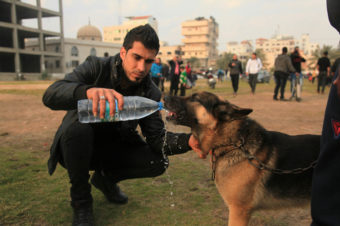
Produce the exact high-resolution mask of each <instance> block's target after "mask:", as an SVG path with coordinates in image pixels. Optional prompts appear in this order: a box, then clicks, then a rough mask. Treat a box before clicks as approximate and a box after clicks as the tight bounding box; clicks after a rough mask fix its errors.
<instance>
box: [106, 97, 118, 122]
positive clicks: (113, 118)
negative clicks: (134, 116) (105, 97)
mask: <svg viewBox="0 0 340 226" xmlns="http://www.w3.org/2000/svg"><path fill="white" fill-rule="evenodd" d="M115 105H116V109H115V113H114V116H113V117H111V116H110V103H109V102H108V101H106V105H105V117H104V119H102V122H114V121H117V120H118V119H119V110H118V101H117V100H116V99H115Z"/></svg>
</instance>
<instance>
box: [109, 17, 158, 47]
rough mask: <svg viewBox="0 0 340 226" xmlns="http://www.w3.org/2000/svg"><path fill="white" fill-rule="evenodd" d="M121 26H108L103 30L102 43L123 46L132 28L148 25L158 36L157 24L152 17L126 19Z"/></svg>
mask: <svg viewBox="0 0 340 226" xmlns="http://www.w3.org/2000/svg"><path fill="white" fill-rule="evenodd" d="M127 19H128V20H127V21H124V22H123V24H122V25H117V26H109V27H104V28H103V41H104V42H111V43H116V44H123V42H124V38H125V35H126V34H127V33H128V32H129V31H130V30H131V29H133V28H135V27H137V26H140V25H145V24H150V26H151V27H152V28H153V29H154V30H155V31H156V33H157V34H158V23H157V20H156V18H154V17H152V16H140V17H127Z"/></svg>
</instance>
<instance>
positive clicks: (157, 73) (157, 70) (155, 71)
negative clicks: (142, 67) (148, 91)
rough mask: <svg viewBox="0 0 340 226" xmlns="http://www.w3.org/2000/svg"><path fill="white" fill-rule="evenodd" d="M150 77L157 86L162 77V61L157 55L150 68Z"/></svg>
mask: <svg viewBox="0 0 340 226" xmlns="http://www.w3.org/2000/svg"><path fill="white" fill-rule="evenodd" d="M150 73H151V79H152V81H153V82H154V83H155V84H156V86H157V87H159V82H160V80H161V77H162V62H161V58H159V57H157V58H156V61H155V62H154V63H153V64H152V66H151V69H150Z"/></svg>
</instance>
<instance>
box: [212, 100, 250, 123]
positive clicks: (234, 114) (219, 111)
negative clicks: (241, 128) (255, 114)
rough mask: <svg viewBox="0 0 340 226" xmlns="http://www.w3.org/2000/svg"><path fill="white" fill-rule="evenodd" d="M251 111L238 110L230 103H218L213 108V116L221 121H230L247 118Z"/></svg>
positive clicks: (247, 109)
mask: <svg viewBox="0 0 340 226" xmlns="http://www.w3.org/2000/svg"><path fill="white" fill-rule="evenodd" d="M252 111H253V110H252V109H249V108H240V107H237V106H236V105H233V104H230V103H226V102H223V103H219V104H218V105H216V106H215V108H214V116H215V118H217V119H218V120H221V121H230V120H234V119H239V118H243V117H245V116H247V115H248V114H250V113H251V112H252Z"/></svg>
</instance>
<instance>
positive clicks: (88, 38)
mask: <svg viewBox="0 0 340 226" xmlns="http://www.w3.org/2000/svg"><path fill="white" fill-rule="evenodd" d="M100 40H101V33H100V31H99V29H98V28H96V27H94V26H92V25H87V26H84V27H82V28H80V29H79V31H78V33H77V39H74V38H64V49H63V51H62V50H61V45H60V39H48V40H46V42H45V46H46V47H45V48H46V50H47V51H49V52H56V53H58V52H63V53H64V58H63V62H61V60H60V58H57V57H45V62H44V64H45V70H46V72H47V73H49V74H60V75H58V76H63V75H64V74H65V73H69V72H71V71H72V70H73V69H74V68H75V67H76V66H78V65H79V64H81V63H83V62H84V61H85V60H86V58H87V57H88V56H90V55H92V56H98V57H103V56H104V54H105V53H107V54H108V55H110V56H112V55H115V54H117V53H119V51H120V48H121V45H120V44H114V43H106V42H102V41H100ZM25 46H26V49H28V50H31V51H34V50H35V48H37V47H38V43H37V42H36V41H28V42H27V43H25ZM62 66H64V67H62ZM63 68H64V70H63Z"/></svg>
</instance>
